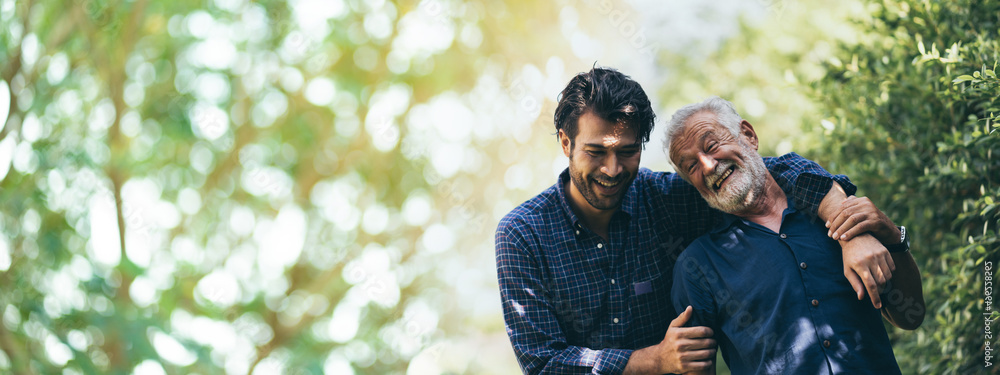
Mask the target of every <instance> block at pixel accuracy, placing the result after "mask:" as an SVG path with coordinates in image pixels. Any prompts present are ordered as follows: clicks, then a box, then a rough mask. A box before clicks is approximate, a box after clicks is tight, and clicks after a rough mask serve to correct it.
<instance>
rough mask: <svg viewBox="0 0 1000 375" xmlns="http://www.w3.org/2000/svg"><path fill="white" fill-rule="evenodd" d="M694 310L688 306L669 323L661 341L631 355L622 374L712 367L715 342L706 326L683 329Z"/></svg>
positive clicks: (707, 368) (701, 369) (670, 371)
mask: <svg viewBox="0 0 1000 375" xmlns="http://www.w3.org/2000/svg"><path fill="white" fill-rule="evenodd" d="M692 314H694V309H692V308H691V306H688V307H687V309H685V310H684V312H682V313H681V314H680V315H679V316H677V318H675V319H674V320H673V321H671V322H670V327H669V328H667V333H666V334H665V335H663V341H661V342H660V343H659V344H656V345H653V346H650V347H646V348H643V349H639V350H636V351H634V352H632V356H631V357H629V359H628V364H627V365H626V366H625V374H665V373H672V374H683V373H688V372H695V371H706V370H709V369H711V368H712V367H713V361H714V360H715V351H716V347H715V340H714V339H712V335H713V332H712V329H711V328H708V327H684V324H686V323H687V322H688V320H690V319H691V315H692Z"/></svg>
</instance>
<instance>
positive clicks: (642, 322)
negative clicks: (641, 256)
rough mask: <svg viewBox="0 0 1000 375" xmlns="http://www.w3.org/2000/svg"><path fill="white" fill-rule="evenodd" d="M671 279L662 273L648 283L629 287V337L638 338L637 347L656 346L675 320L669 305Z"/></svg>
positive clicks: (639, 283)
mask: <svg viewBox="0 0 1000 375" xmlns="http://www.w3.org/2000/svg"><path fill="white" fill-rule="evenodd" d="M671 279H672V277H671V275H668V274H664V273H661V274H659V275H656V276H655V277H653V278H652V279H650V280H644V281H639V282H636V283H633V284H632V285H631V288H632V290H631V293H630V294H631V297H630V298H631V301H630V306H629V310H630V312H631V315H632V316H631V318H632V321H633V324H632V325H631V331H632V337H635V338H637V342H636V347H645V346H649V345H654V344H658V343H659V342H660V341H662V340H663V335H664V334H665V333H666V332H667V327H669V326H670V321H671V320H673V319H674V318H676V317H677V314H676V313H675V312H674V308H673V306H672V305H671V303H670V286H671V282H672V280H671Z"/></svg>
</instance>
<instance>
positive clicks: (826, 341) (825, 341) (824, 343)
mask: <svg viewBox="0 0 1000 375" xmlns="http://www.w3.org/2000/svg"><path fill="white" fill-rule="evenodd" d="M823 347H824V348H829V347H830V340H823Z"/></svg>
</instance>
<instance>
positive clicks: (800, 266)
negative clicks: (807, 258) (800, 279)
mask: <svg viewBox="0 0 1000 375" xmlns="http://www.w3.org/2000/svg"><path fill="white" fill-rule="evenodd" d="M806 267H808V266H807V265H806V262H802V263H799V268H801V269H806Z"/></svg>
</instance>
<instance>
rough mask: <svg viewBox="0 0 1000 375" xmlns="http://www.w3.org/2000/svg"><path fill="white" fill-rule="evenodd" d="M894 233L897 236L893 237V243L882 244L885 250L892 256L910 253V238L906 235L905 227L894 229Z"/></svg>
mask: <svg viewBox="0 0 1000 375" xmlns="http://www.w3.org/2000/svg"><path fill="white" fill-rule="evenodd" d="M896 231H897V232H898V233H899V235H898V236H897V237H895V239H896V241H895V243H884V242H883V245H885V249H886V250H889V252H890V253H894V254H895V253H905V252H907V251H910V237H909V236H908V235H907V234H906V227H905V226H899V227H897V228H896Z"/></svg>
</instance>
